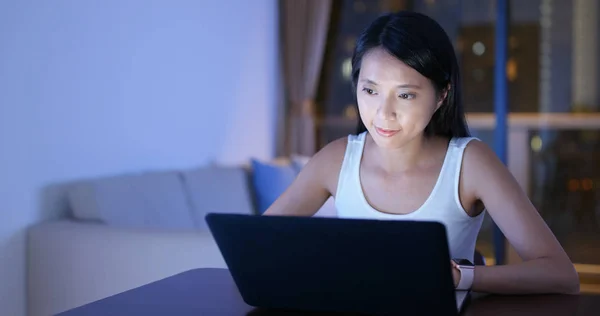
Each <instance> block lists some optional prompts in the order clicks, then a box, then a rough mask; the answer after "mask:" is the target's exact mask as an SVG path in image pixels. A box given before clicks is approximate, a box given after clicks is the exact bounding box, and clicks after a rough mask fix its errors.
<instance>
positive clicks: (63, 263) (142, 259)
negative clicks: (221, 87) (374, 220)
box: [27, 161, 335, 316]
mask: <svg viewBox="0 0 600 316" xmlns="http://www.w3.org/2000/svg"><path fill="white" fill-rule="evenodd" d="M281 163H282V162H281V161H279V162H278V164H281ZM251 176H252V172H251V171H250V170H249V169H248V168H247V167H243V166H241V167H219V166H206V167H202V168H197V169H194V170H184V171H156V172H145V173H139V174H129V175H119V176H112V177H106V178H102V179H88V180H83V181H79V182H77V183H74V184H72V185H70V186H69V188H68V190H66V192H67V193H66V197H65V198H66V199H67V201H68V205H69V210H68V214H69V217H66V218H63V219H60V220H55V221H50V222H44V223H40V224H38V225H35V226H33V227H31V228H30V229H29V233H28V248H27V256H28V308H29V315H30V316H41V315H44V316H46V315H52V314H56V313H59V312H62V311H65V310H68V309H71V308H74V307H77V306H80V305H83V304H86V303H89V302H92V301H95V300H98V299H101V298H104V297H107V296H110V295H114V294H117V293H120V292H123V291H126V290H128V289H132V288H135V287H138V286H141V285H143V284H147V283H150V282H153V281H156V280H159V279H162V278H165V277H168V276H170V275H174V274H177V273H179V272H182V271H186V270H189V269H193V268H201V267H220V268H224V267H225V263H224V261H223V258H222V257H221V254H220V252H219V250H218V248H217V246H216V244H215V242H214V240H213V238H212V236H211V234H210V232H209V231H208V230H207V228H206V226H205V223H204V215H205V214H206V213H208V212H226V213H245V214H256V212H257V211H256V206H255V205H256V203H255V201H254V199H253V197H254V196H255V192H254V191H255V189H254V188H253V187H252V184H251V183H252V181H250V180H249V178H250V177H251ZM333 204H334V203H333V199H330V200H328V201H327V203H326V204H325V205H324V206H323V208H322V209H321V210H320V211H319V212H318V213H317V215H316V216H335V207H334V205H333Z"/></svg>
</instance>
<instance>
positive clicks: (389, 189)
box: [265, 12, 579, 294]
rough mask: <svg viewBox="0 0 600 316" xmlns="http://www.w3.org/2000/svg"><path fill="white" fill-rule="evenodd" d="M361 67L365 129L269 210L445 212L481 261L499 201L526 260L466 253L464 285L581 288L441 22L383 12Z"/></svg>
mask: <svg viewBox="0 0 600 316" xmlns="http://www.w3.org/2000/svg"><path fill="white" fill-rule="evenodd" d="M352 68H353V70H352V80H353V84H354V87H355V93H356V98H357V103H358V110H359V114H360V122H359V129H358V133H357V134H356V135H349V136H348V137H345V138H342V139H338V140H336V141H334V142H332V143H330V144H328V145H327V146H326V147H325V148H323V149H322V150H321V151H319V152H318V153H317V154H316V155H315V156H314V157H313V158H312V159H311V160H310V161H309V163H308V164H307V165H306V166H305V167H304V168H303V170H302V171H301V172H300V174H299V175H298V177H297V178H296V180H295V181H294V182H293V184H292V185H291V186H290V187H289V188H288V189H287V190H286V191H285V192H284V193H283V194H282V195H281V196H280V197H279V198H278V199H277V201H275V202H274V203H273V205H271V207H270V208H269V209H268V210H267V211H266V212H265V215H293V216H311V215H313V214H315V213H316V212H317V210H318V209H319V207H320V206H321V205H322V204H323V203H324V202H325V201H326V199H327V198H328V197H329V196H334V197H335V203H336V208H337V210H338V216H339V217H341V218H363V219H384V220H405V219H409V220H435V221H440V222H442V223H443V224H445V226H446V229H447V233H448V240H449V246H450V253H451V254H452V257H453V258H459V259H461V260H463V261H464V260H467V261H471V262H472V261H473V254H474V250H475V242H476V239H477V235H478V233H479V230H480V228H481V223H482V220H483V216H484V213H485V212H488V213H489V215H490V216H491V217H492V219H493V220H494V221H495V223H496V224H497V225H498V226H499V227H500V229H501V230H502V231H503V232H504V234H505V236H506V237H507V239H508V241H509V242H510V243H511V244H512V246H513V247H514V248H515V250H516V251H517V253H518V254H519V255H520V256H521V258H522V259H523V262H522V263H518V264H510V265H499V266H476V267H475V268H474V269H470V270H469V271H470V272H465V271H467V270H466V269H462V267H461V266H458V265H457V264H454V265H453V266H454V269H453V275H454V281H455V286H456V287H457V288H459V289H471V290H473V291H477V292H488V293H503V294H528V293H530V294H532V293H569V294H576V293H578V292H579V278H578V275H577V272H576V271H575V269H574V266H573V264H572V263H571V261H570V259H569V257H568V256H567V255H566V253H565V251H564V250H563V249H562V247H561V245H560V244H559V243H558V241H557V239H556V238H555V236H554V235H553V234H552V232H551V231H550V229H549V228H548V227H547V225H546V224H545V222H544V221H543V219H542V218H541V217H540V215H539V214H538V212H537V211H536V209H535V208H534V206H533V205H532V204H531V202H530V201H529V199H528V197H527V195H526V194H525V193H524V192H523V191H522V190H521V188H520V186H519V185H518V183H517V182H516V181H515V179H514V178H513V177H512V175H511V174H510V172H509V171H508V170H507V169H506V168H505V166H504V165H503V164H502V163H501V162H500V161H499V160H498V159H497V157H496V156H495V154H494V153H493V152H492V151H491V150H490V149H489V148H488V146H486V145H485V144H484V143H482V142H480V141H479V140H477V139H475V138H472V137H469V132H468V128H467V125H466V122H465V119H464V113H463V108H462V104H461V88H460V78H459V69H458V63H457V60H456V56H455V54H454V49H453V47H452V44H451V42H450V40H449V38H448V36H447V35H446V33H445V32H444V31H443V29H442V28H441V27H440V26H439V25H438V24H437V23H436V22H435V21H433V20H432V19H430V18H429V17H427V16H425V15H422V14H419V13H415V12H399V13H394V14H388V15H385V16H382V17H380V18H378V19H376V20H375V21H374V22H373V23H372V24H371V25H370V26H369V27H368V28H367V29H366V30H365V31H364V32H363V33H362V34H361V36H360V37H359V38H358V40H357V43H356V48H355V51H354V56H353V59H352ZM484 205H485V207H484ZM465 273H471V274H470V275H466V274H465Z"/></svg>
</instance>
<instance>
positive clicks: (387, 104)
mask: <svg viewBox="0 0 600 316" xmlns="http://www.w3.org/2000/svg"><path fill="white" fill-rule="evenodd" d="M377 114H378V116H379V118H381V119H382V120H385V121H394V120H396V109H395V108H394V103H393V100H390V98H385V99H384V100H383V101H382V102H381V104H379V109H377Z"/></svg>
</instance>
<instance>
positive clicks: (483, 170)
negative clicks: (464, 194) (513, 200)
mask: <svg viewBox="0 0 600 316" xmlns="http://www.w3.org/2000/svg"><path fill="white" fill-rule="evenodd" d="M462 169H463V178H462V180H463V183H464V186H465V188H466V189H467V191H469V192H471V193H473V194H474V195H475V196H476V197H477V198H478V199H481V198H483V197H485V196H486V195H491V194H493V193H494V192H496V193H497V192H498V191H497V190H503V191H504V193H505V194H510V196H511V197H513V196H514V195H515V194H517V191H518V190H519V189H520V186H519V185H518V183H517V182H516V180H515V178H514V177H513V175H512V174H511V173H510V171H509V170H508V168H507V167H506V166H505V165H504V163H502V161H501V160H500V159H499V158H498V156H497V155H496V153H495V152H494V151H493V150H492V149H491V148H490V147H489V146H488V145H487V144H486V143H484V142H482V141H479V140H473V141H470V142H469V144H467V146H466V148H465V153H464V157H463V168H462Z"/></svg>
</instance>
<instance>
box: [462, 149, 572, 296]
mask: <svg viewBox="0 0 600 316" xmlns="http://www.w3.org/2000/svg"><path fill="white" fill-rule="evenodd" d="M462 180H463V183H462V184H461V185H462V186H463V188H464V190H461V191H462V192H468V193H467V194H468V195H471V196H472V197H473V198H474V199H475V200H477V199H478V200H481V201H482V202H483V204H484V205H485V206H486V209H487V211H488V213H489V214H490V216H491V217H492V219H493V220H494V222H495V223H496V224H497V225H498V226H499V228H500V230H501V231H502V232H503V233H504V235H505V236H506V238H507V239H508V241H509V242H510V244H511V245H512V246H513V247H514V249H515V250H516V252H517V253H518V255H519V256H520V257H521V258H522V259H523V262H521V263H516V264H509V265H498V266H477V267H476V268H475V277H474V281H473V286H472V289H473V291H476V292H488V293H499V294H530V293H531V294H532V293H565V294H576V293H579V276H578V274H577V271H576V270H575V268H574V266H573V264H572V262H571V260H570V259H569V257H568V256H567V254H566V253H565V251H564V249H563V248H562V247H561V245H560V243H559V242H558V240H557V239H556V237H555V236H554V234H553V233H552V231H551V230H550V229H549V228H548V226H547V225H546V223H545V222H544V220H543V219H542V217H541V216H540V215H539V213H538V211H537V210H536V209H535V207H534V206H533V205H532V204H531V202H530V201H529V198H528V197H527V195H526V194H525V192H523V190H522V189H521V187H520V185H519V184H518V183H517V181H516V180H515V179H514V177H513V176H512V174H511V173H510V172H509V171H508V170H507V168H506V167H505V166H504V165H503V164H502V162H501V161H500V160H499V159H498V158H497V157H496V155H495V154H494V153H493V152H492V151H491V150H490V149H489V147H488V146H486V145H485V144H484V143H482V142H478V141H473V142H471V143H470V144H469V145H468V146H467V148H466V149H465V154H464V160H463V171H462Z"/></svg>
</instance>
